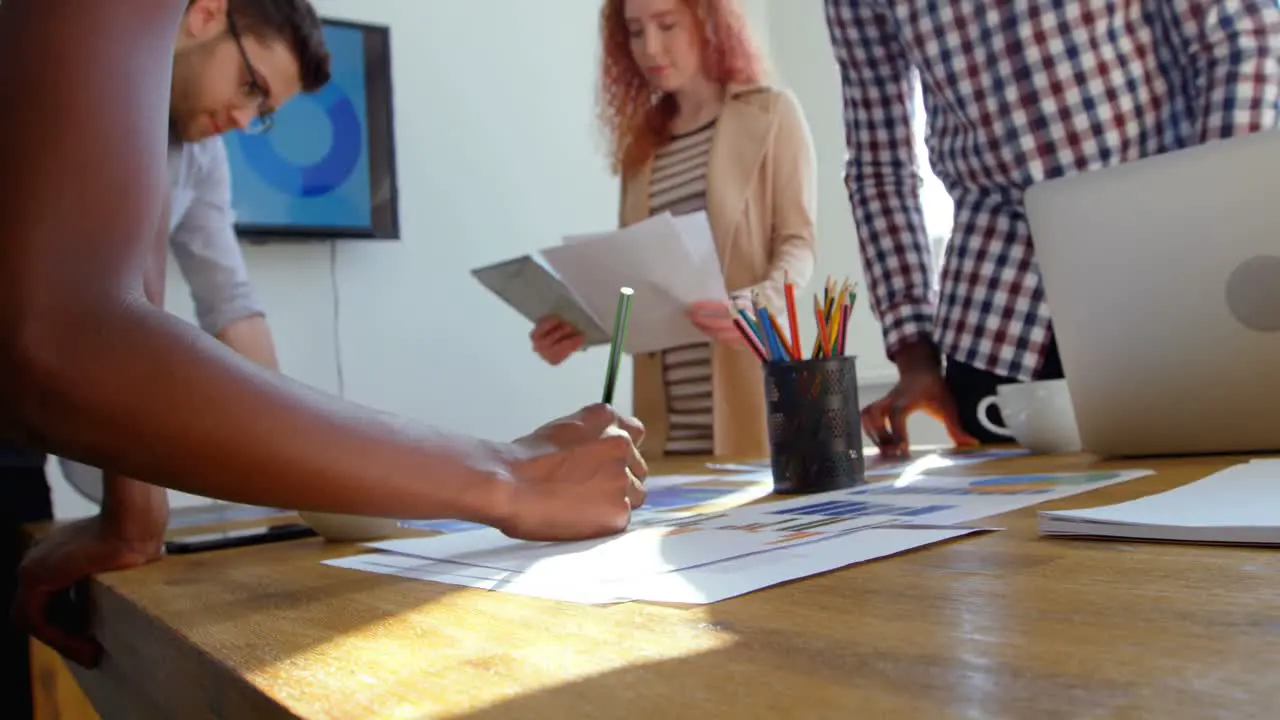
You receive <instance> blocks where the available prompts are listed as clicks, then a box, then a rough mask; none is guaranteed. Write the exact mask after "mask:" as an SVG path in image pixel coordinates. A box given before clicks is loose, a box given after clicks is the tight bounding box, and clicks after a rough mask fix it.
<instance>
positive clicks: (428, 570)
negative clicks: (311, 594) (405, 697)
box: [325, 527, 991, 605]
mask: <svg viewBox="0 0 1280 720" xmlns="http://www.w3.org/2000/svg"><path fill="white" fill-rule="evenodd" d="M990 530H991V528H973V527H956V528H899V527H889V528H870V529H864V530H859V531H856V532H852V533H848V534H843V535H833V536H831V537H830V539H824V540H820V541H814V542H808V543H800V544H796V545H793V546H790V547H785V548H782V549H778V550H774V551H772V552H767V553H761V554H757V555H751V556H748V557H741V558H734V559H730V560H725V561H723V562H718V563H711V564H708V565H702V566H698V567H694V568H687V569H684V570H679V571H674V572H665V573H652V574H643V575H635V576H631V577H625V578H621V579H617V580H614V581H606V582H597V581H595V580H593V579H590V578H581V577H564V578H547V577H540V576H538V575H535V574H529V573H519V572H512V571H503V570H495V569H492V568H481V567H474V566H468V565H459V564H456V563H449V562H440V561H434V560H427V559H424V558H419V557H413V556H409V555H398V554H395V553H389V552H380V553H370V554H366V555H357V556H354V557H347V558H340V559H338V560H329V561H326V562H325V564H326V565H332V566H334V567H341V568H347V569H351V570H362V571H365V572H373V573H380V574H383V575H394V576H397V577H404V578H413V579H417V580H429V581H433V582H439V583H445V584H449V585H458V586H462V587H471V588H477V589H480V590H498V591H501V592H509V593H514V594H518V595H525V596H529V597H538V598H544V599H548V600H560V601H564V602H574V603H580V604H586V605H602V604H612V603H619V602H627V601H630V600H647V601H652V602H670V603H688V604H707V603H715V602H719V601H721V600H726V599H728V598H732V597H737V596H739V595H745V594H747V593H750V592H754V591H756V590H760V589H763V588H767V587H770V586H773V585H777V584H779V583H784V582H788V581H791V580H797V579H800V578H804V577H808V576H811V575H817V574H820V573H825V572H830V571H832V570H838V569H840V568H843V567H847V566H849V565H855V564H857V563H862V562H867V561H870V560H876V559H879V558H883V557H887V556H890V555H895V554H898V553H903V552H907V551H909V550H914V549H917V548H921V547H925V546H927V545H931V544H934V543H939V542H945V541H948V540H954V539H956V538H960V537H964V536H966V535H971V534H974V533H979V532H988V531H990Z"/></svg>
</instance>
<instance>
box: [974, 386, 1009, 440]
mask: <svg viewBox="0 0 1280 720" xmlns="http://www.w3.org/2000/svg"><path fill="white" fill-rule="evenodd" d="M995 404H996V396H995V395H988V396H986V397H984V398H982V400H980V401H978V423H979V424H980V425H982V427H984V428H986V429H987V432H992V433H995V434H996V435H1003V436H1004V437H1007V438H1012V437H1013V433H1011V432H1009V428H1007V427H1004V426H1002V425H997V424H995V423H994V422H992V421H991V418H990V417H987V413H988V412H989V411H990V410H991V406H992V405H995Z"/></svg>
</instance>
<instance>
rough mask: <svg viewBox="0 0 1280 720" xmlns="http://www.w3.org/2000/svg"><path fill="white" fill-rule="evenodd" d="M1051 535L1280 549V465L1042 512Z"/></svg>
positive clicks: (1248, 466) (1259, 463)
mask: <svg viewBox="0 0 1280 720" xmlns="http://www.w3.org/2000/svg"><path fill="white" fill-rule="evenodd" d="M1040 533H1041V534H1042V535H1047V536H1066V537H1090V538H1123V539H1128V540H1154V541H1168V542H1189V543H1206V544H1224V545H1265V546H1271V545H1280V461H1277V460H1254V461H1252V462H1248V463H1242V464H1240V465H1234V466H1232V467H1229V468H1227V469H1225V470H1222V471H1220V472H1216V473H1214V474H1212V475H1210V476H1208V477H1206V478H1204V479H1202V480H1198V481H1196V482H1193V483H1190V484H1188V485H1183V486H1182V487H1179V488H1176V489H1173V490H1169V491H1167V492H1163V493H1159V494H1156V495H1150V496H1148V497H1144V498H1140V499H1138V500H1132V501H1129V502H1123V503H1119V504H1116V505H1108V506H1105V507H1099V508H1093V509H1090V510H1065V511H1053V512H1048V511H1043V512H1041V513H1040Z"/></svg>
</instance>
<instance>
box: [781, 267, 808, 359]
mask: <svg viewBox="0 0 1280 720" xmlns="http://www.w3.org/2000/svg"><path fill="white" fill-rule="evenodd" d="M784 287H785V288H786V293H787V324H788V325H789V326H790V328H789V329H790V330H791V348H790V349H791V357H792V359H794V360H802V359H804V356H803V355H801V354H800V352H801V351H800V320H799V318H798V317H797V313H796V287H795V283H792V282H791V277H790V275H788V277H787V279H786V284H785V285H784Z"/></svg>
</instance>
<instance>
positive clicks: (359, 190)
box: [226, 25, 374, 230]
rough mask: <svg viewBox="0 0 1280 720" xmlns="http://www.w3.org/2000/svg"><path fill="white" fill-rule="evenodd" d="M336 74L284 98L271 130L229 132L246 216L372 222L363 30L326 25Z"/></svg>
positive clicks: (237, 205) (242, 218)
mask: <svg viewBox="0 0 1280 720" xmlns="http://www.w3.org/2000/svg"><path fill="white" fill-rule="evenodd" d="M324 34H325V41H326V44H327V45H328V46H329V51H330V53H331V55H332V62H331V67H332V73H333V75H332V78H331V79H330V80H329V82H328V83H326V84H325V85H324V87H322V88H320V89H319V90H317V91H316V92H314V93H309V94H303V95H299V96H298V97H296V98H294V99H293V100H291V101H290V102H287V103H285V104H284V106H283V107H281V108H280V109H279V111H278V112H277V113H276V116H275V126H274V127H273V128H272V129H271V132H269V133H265V134H262V135H248V134H246V133H243V132H232V133H230V134H229V135H228V137H227V143H226V145H227V156H228V160H229V162H230V164H231V186H232V188H231V203H232V207H233V208H234V210H235V213H236V216H237V220H238V221H239V222H240V223H242V224H248V225H259V226H266V227H280V228H290V227H294V228H350V229H352V230H360V229H362V228H367V227H368V226H369V225H370V223H371V222H372V218H373V205H374V199H373V195H372V187H371V185H370V175H369V172H370V158H369V148H368V122H369V108H368V102H369V101H368V96H367V92H368V89H367V87H366V81H365V77H366V70H367V63H366V58H365V47H364V36H363V34H362V32H361V31H360V30H359V29H357V28H351V27H343V26H334V25H326V26H325V29H324Z"/></svg>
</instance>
